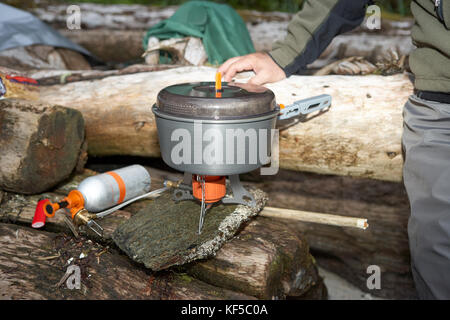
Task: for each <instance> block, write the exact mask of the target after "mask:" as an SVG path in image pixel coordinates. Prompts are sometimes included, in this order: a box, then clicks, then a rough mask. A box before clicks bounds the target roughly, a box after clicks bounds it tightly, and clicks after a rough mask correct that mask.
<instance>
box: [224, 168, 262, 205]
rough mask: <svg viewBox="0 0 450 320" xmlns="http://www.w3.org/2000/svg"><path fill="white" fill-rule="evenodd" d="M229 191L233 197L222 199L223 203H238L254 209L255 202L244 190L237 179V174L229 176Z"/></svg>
mask: <svg viewBox="0 0 450 320" xmlns="http://www.w3.org/2000/svg"><path fill="white" fill-rule="evenodd" d="M229 179H230V186H231V191H232V192H233V197H230V198H228V197H225V198H223V199H222V202H223V203H240V204H243V205H246V206H249V207H255V206H256V201H255V198H254V197H253V195H252V194H251V193H250V192H248V191H247V189H245V188H244V186H243V185H242V183H241V180H240V179H239V175H238V174H234V175H231V176H229Z"/></svg>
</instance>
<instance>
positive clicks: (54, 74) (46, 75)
mask: <svg viewBox="0 0 450 320" xmlns="http://www.w3.org/2000/svg"><path fill="white" fill-rule="evenodd" d="M175 67H177V66H176V65H167V64H159V65H154V66H150V65H145V64H144V65H143V64H134V65H131V66H128V67H126V68H123V69H120V70H106V71H100V70H87V71H86V70H77V71H68V70H39V71H36V70H33V71H29V72H27V75H28V76H29V77H31V78H33V79H35V80H37V81H38V83H39V85H44V86H49V85H54V84H64V83H69V82H75V81H86V80H99V79H103V78H106V77H109V76H119V75H125V74H133V73H139V72H151V71H161V70H167V69H172V68H175Z"/></svg>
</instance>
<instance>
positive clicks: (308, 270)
mask: <svg viewBox="0 0 450 320" xmlns="http://www.w3.org/2000/svg"><path fill="white" fill-rule="evenodd" d="M308 249H309V248H308V244H307V242H306V241H305V239H304V238H303V237H302V236H300V235H298V234H296V232H294V231H292V230H291V229H290V228H289V227H287V226H286V225H285V224H283V223H280V222H278V221H273V220H271V219H267V218H261V217H258V218H257V219H255V220H254V221H252V222H251V223H250V224H249V225H248V226H246V227H245V229H244V230H243V231H242V232H240V233H239V234H238V235H237V236H236V238H235V239H233V240H232V241H231V242H228V243H226V244H225V245H224V246H223V247H222V248H221V249H220V250H219V251H218V252H217V255H216V256H215V257H214V259H209V260H205V261H203V262H199V263H195V264H192V265H191V266H188V267H187V273H188V274H190V275H192V276H193V277H195V278H197V279H200V280H202V281H204V282H207V283H209V284H213V285H216V286H219V287H221V288H227V289H229V290H233V291H238V292H243V293H245V294H248V295H251V296H255V297H257V298H260V299H284V298H286V297H289V298H291V299H292V298H300V297H302V296H303V295H305V294H306V293H307V292H308V291H310V290H311V289H312V288H314V287H315V286H318V288H317V289H318V291H319V292H317V293H316V294H317V296H316V298H318V299H321V298H322V297H324V296H326V292H325V291H320V289H322V288H323V287H322V286H321V284H320V281H321V280H320V279H319V277H318V275H317V269H316V266H315V264H314V262H313V258H312V256H311V255H310V254H309V251H308Z"/></svg>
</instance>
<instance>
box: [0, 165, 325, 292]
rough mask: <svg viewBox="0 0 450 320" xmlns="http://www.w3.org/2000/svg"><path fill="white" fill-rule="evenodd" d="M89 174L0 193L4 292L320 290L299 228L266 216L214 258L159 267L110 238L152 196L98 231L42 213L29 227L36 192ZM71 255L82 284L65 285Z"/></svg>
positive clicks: (57, 193) (61, 191)
mask: <svg viewBox="0 0 450 320" xmlns="http://www.w3.org/2000/svg"><path fill="white" fill-rule="evenodd" d="M92 174H95V172H92V171H89V170H85V171H84V172H83V174H80V175H75V176H73V177H72V178H71V179H69V180H67V181H65V182H64V183H63V184H62V185H59V186H58V187H56V188H55V189H53V190H52V191H51V192H47V193H44V194H37V195H31V196H26V195H19V194H15V193H10V192H0V199H1V201H0V245H1V248H2V254H1V255H0V273H1V274H2V275H3V276H2V281H1V282H0V289H1V290H0V292H1V294H2V296H1V298H2V299H9V298H12V299H67V298H73V299H255V298H259V299H273V298H278V299H284V298H289V299H323V298H325V297H326V289H325V287H324V285H323V282H322V280H321V279H320V278H319V276H318V274H317V268H316V266H315V262H314V259H313V258H312V256H311V255H310V254H309V248H308V245H307V242H306V240H305V239H304V237H303V236H302V234H301V233H300V232H299V231H297V230H295V229H291V228H288V227H286V225H284V224H283V223H280V222H274V221H272V220H270V219H267V218H262V217H259V218H256V219H254V220H252V221H251V222H250V223H249V224H248V225H247V226H246V227H245V228H244V230H242V231H241V232H240V233H239V234H238V235H237V236H236V237H235V238H234V239H232V240H231V241H229V242H228V243H226V244H225V245H224V246H223V247H222V248H221V249H220V250H219V251H218V253H217V255H216V257H214V258H212V259H208V260H203V261H200V262H193V263H190V264H187V265H183V266H181V267H177V268H171V269H168V270H164V271H160V272H151V271H149V270H148V269H146V268H144V267H143V266H142V265H137V264H135V263H132V261H131V260H130V259H128V258H127V257H126V256H125V255H123V254H120V252H119V251H118V249H117V247H115V245H114V243H113V242H112V235H113V232H114V230H115V229H116V228H117V227H118V226H119V225H121V224H122V223H124V222H125V221H127V220H128V219H129V218H130V217H131V216H133V215H134V214H135V213H136V212H137V211H139V209H140V208H142V207H146V206H148V205H149V204H151V202H152V201H153V200H143V201H140V202H139V203H135V204H134V205H131V206H129V207H128V208H126V210H127V211H118V212H115V213H114V214H113V215H110V216H107V217H105V218H103V219H101V220H100V221H99V223H100V224H101V225H102V227H103V228H104V234H103V237H101V238H100V237H99V236H98V235H96V234H95V233H93V232H91V231H90V230H89V229H81V230H79V232H76V234H72V232H73V229H72V228H71V227H70V225H68V224H67V223H66V220H65V219H64V218H63V215H56V216H55V218H53V219H51V220H48V221H47V224H46V226H45V227H44V230H33V229H31V228H29V226H30V224H31V221H32V219H33V215H34V209H35V206H36V203H37V201H38V200H39V199H40V198H43V197H45V198H52V199H57V198H61V197H63V196H64V195H65V194H66V193H67V192H68V190H71V189H73V187H74V186H76V185H77V184H78V183H79V182H80V181H81V180H82V179H84V178H86V177H87V176H90V175H92ZM155 176H156V175H155ZM156 181H158V178H156ZM160 182H161V181H160ZM268 231H270V232H268ZM68 261H69V262H68ZM72 262H73V264H75V265H77V266H80V268H81V279H82V280H81V290H69V289H68V288H67V287H66V285H65V278H64V275H65V272H66V269H67V266H68V265H69V264H70V263H72Z"/></svg>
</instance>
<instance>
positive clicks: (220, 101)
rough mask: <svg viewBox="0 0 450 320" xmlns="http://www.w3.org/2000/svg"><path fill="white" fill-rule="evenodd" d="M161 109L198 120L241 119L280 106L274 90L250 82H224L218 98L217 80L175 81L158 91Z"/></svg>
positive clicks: (158, 105)
mask: <svg viewBox="0 0 450 320" xmlns="http://www.w3.org/2000/svg"><path fill="white" fill-rule="evenodd" d="M156 106H157V108H158V109H159V110H160V111H161V112H165V113H169V114H171V115H175V116H184V117H188V118H198V119H215V120H218V119H239V118H245V117H253V116H259V115H262V114H266V113H270V112H274V111H275V110H276V109H277V104H276V102H275V95H274V93H273V92H272V91H271V90H269V89H267V88H265V87H262V86H256V85H252V84H248V83H231V82H230V83H226V82H224V83H223V85H222V91H221V92H220V97H216V90H215V83H214V82H193V83H183V84H176V85H173V86H169V87H166V88H164V89H163V90H161V91H160V92H159V93H158V98H157V102H156Z"/></svg>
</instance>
